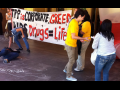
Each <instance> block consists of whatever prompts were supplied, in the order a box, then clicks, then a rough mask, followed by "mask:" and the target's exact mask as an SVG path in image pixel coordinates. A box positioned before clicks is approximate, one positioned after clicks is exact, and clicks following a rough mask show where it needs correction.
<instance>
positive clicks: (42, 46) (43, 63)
mask: <svg viewBox="0 0 120 90" xmlns="http://www.w3.org/2000/svg"><path fill="white" fill-rule="evenodd" d="M20 42H21V44H22V46H23V48H24V50H23V51H21V54H20V58H17V59H16V60H14V61H11V63H9V64H4V63H3V60H2V58H0V81H67V80H66V74H65V73H63V69H64V67H65V65H66V63H67V62H68V57H67V53H66V51H65V50H64V47H63V46H61V45H55V44H50V43H45V42H40V41H34V40H28V42H29V44H30V50H31V53H30V54H29V53H27V52H26V47H25V44H24V42H23V41H22V40H20ZM91 45H92V41H91V44H90V45H89V48H88V49H87V52H86V60H85V62H86V63H85V66H86V67H85V70H84V71H83V72H75V71H74V70H73V73H74V75H73V76H74V77H76V78H77V79H78V81H94V80H95V78H94V77H95V74H94V72H95V67H94V66H93V65H92V64H91V62H90V56H91V52H92V51H93V50H92V48H91ZM6 46H8V40H5V39H4V37H3V36H0V50H1V49H3V48H4V47H6ZM16 48H18V46H17V45H16V44H12V49H16ZM75 65H76V64H74V66H73V68H75ZM119 75H120V60H116V61H115V63H114V65H113V66H112V68H111V70H110V74H109V81H120V77H119Z"/></svg>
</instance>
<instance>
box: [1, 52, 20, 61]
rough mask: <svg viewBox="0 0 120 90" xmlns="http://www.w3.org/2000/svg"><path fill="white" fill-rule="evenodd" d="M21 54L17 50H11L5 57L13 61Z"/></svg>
mask: <svg viewBox="0 0 120 90" xmlns="http://www.w3.org/2000/svg"><path fill="white" fill-rule="evenodd" d="M18 56H19V53H17V52H10V53H8V54H7V55H5V56H3V58H4V59H8V61H11V60H13V59H15V58H17V57H18Z"/></svg>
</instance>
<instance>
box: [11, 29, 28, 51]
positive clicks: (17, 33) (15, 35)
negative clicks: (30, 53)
mask: <svg viewBox="0 0 120 90" xmlns="http://www.w3.org/2000/svg"><path fill="white" fill-rule="evenodd" d="M18 28H19V27H18ZM18 28H14V29H12V32H13V34H14V40H15V42H16V44H17V45H18V46H19V48H22V46H21V44H20V42H19V41H18V35H20V34H21V35H22V33H21V31H20V32H16V29H18ZM23 41H24V43H25V45H26V48H27V49H29V44H28V42H27V37H26V35H25V37H24V38H23Z"/></svg>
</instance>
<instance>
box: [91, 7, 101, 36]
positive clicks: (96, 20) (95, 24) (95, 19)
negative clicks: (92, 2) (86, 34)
mask: <svg viewBox="0 0 120 90" xmlns="http://www.w3.org/2000/svg"><path fill="white" fill-rule="evenodd" d="M91 27H92V29H91V35H92V36H94V35H95V34H96V33H97V32H98V30H99V27H100V16H99V8H92V14H91Z"/></svg>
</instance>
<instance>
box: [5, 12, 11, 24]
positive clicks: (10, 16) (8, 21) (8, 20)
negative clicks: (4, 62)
mask: <svg viewBox="0 0 120 90" xmlns="http://www.w3.org/2000/svg"><path fill="white" fill-rule="evenodd" d="M6 15H7V16H8V17H9V18H10V17H11V15H8V14H7V13H6ZM9 22H11V20H8V23H9Z"/></svg>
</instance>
